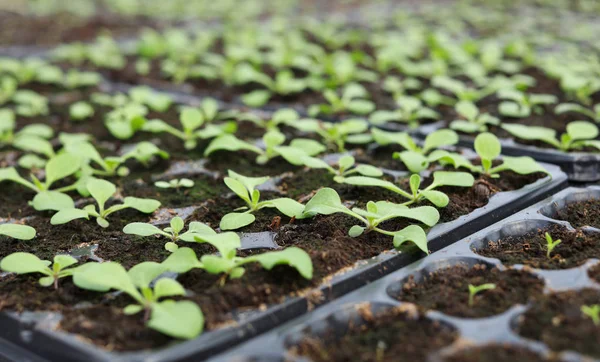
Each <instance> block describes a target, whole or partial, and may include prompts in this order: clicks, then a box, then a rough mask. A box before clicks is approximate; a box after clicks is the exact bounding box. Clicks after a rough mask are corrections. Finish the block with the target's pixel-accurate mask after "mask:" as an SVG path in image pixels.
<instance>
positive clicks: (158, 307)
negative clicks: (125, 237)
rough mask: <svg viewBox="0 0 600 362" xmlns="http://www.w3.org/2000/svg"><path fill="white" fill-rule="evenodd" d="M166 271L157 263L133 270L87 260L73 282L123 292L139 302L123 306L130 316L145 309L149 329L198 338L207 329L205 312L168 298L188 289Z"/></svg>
mask: <svg viewBox="0 0 600 362" xmlns="http://www.w3.org/2000/svg"><path fill="white" fill-rule="evenodd" d="M166 271H167V269H166V268H165V267H164V266H163V265H161V264H159V263H154V262H143V263H140V264H137V265H135V266H134V267H132V268H131V269H130V270H129V271H126V270H125V268H123V267H122V266H121V265H120V264H118V263H115V262H104V263H87V264H85V265H84V266H82V267H80V268H79V270H78V271H77V272H76V273H74V275H73V282H74V283H75V285H77V286H78V287H79V288H82V289H88V290H93V291H98V292H108V291H109V290H111V289H114V290H118V291H121V292H123V293H125V294H127V295H129V296H130V297H131V298H133V299H134V300H135V301H136V304H130V305H128V306H126V307H125V308H124V309H123V313H125V314H126V315H133V314H137V313H139V312H144V322H146V325H147V326H148V327H149V328H152V329H154V330H157V331H159V332H160V333H163V334H166V335H168V336H171V337H175V338H181V339H192V338H195V337H196V336H198V335H199V334H200V333H202V330H203V328H204V315H203V314H202V311H201V310H200V308H199V307H198V305H197V304H196V303H194V302H191V301H187V300H183V301H175V300H172V299H167V300H164V298H166V297H176V296H184V295H185V289H184V288H183V286H181V284H179V283H178V282H177V281H176V280H174V279H170V278H166V277H161V274H163V273H164V272H166ZM155 280H156V281H155ZM153 281H155V282H154V283H153Z"/></svg>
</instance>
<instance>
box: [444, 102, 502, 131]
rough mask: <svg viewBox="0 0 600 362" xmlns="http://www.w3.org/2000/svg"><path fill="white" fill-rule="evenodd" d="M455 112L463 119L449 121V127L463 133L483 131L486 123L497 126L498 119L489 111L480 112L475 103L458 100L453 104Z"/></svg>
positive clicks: (486, 126) (486, 125) (486, 127)
mask: <svg viewBox="0 0 600 362" xmlns="http://www.w3.org/2000/svg"><path fill="white" fill-rule="evenodd" d="M454 108H455V109H456V112H457V113H458V114H459V115H460V116H462V117H463V118H464V119H457V120H454V121H452V122H451V123H450V128H452V129H453V130H456V131H460V132H465V133H476V132H484V131H487V130H488V125H493V126H497V125H499V124H500V120H499V119H498V118H496V117H494V116H491V115H490V114H489V113H480V112H479V109H478V108H477V106H476V105H475V104H473V103H472V102H469V101H460V102H458V103H456V105H455V106H454Z"/></svg>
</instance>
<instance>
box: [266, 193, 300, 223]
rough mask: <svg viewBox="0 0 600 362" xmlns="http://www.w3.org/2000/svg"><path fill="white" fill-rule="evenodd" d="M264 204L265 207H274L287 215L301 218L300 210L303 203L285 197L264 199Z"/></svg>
mask: <svg viewBox="0 0 600 362" xmlns="http://www.w3.org/2000/svg"><path fill="white" fill-rule="evenodd" d="M265 205H266V206H267V207H275V208H276V209H277V210H279V211H280V212H281V213H282V214H284V215H286V216H288V217H296V218H302V212H303V211H304V205H302V204H301V203H299V202H298V201H296V200H293V199H290V198H287V197H282V198H277V199H272V200H269V201H265Z"/></svg>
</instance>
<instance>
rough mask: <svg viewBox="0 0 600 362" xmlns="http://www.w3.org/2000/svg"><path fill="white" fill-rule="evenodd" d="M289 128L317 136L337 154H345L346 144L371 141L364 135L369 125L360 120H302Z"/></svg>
mask: <svg viewBox="0 0 600 362" xmlns="http://www.w3.org/2000/svg"><path fill="white" fill-rule="evenodd" d="M291 126H292V127H294V128H296V129H298V130H300V131H303V132H309V133H316V134H318V135H319V136H320V137H321V138H322V139H323V143H325V144H327V146H328V148H329V149H331V150H334V151H337V152H345V151H346V143H358V144H364V143H368V142H370V141H371V140H372V136H371V135H369V134H368V133H365V132H366V131H367V130H368V129H369V124H368V123H367V122H366V121H365V120H362V119H347V120H344V121H341V122H322V121H318V120H316V119H302V120H299V121H298V122H295V123H294V124H291Z"/></svg>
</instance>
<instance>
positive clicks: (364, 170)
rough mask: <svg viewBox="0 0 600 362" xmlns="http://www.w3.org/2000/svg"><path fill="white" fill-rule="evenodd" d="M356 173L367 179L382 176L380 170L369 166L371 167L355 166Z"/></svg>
mask: <svg viewBox="0 0 600 362" xmlns="http://www.w3.org/2000/svg"><path fill="white" fill-rule="evenodd" d="M355 169H356V171H357V172H358V173H359V174H360V175H363V176H368V177H381V176H383V171H381V169H379V168H377V167H375V166H371V165H357V166H356V168H355Z"/></svg>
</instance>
